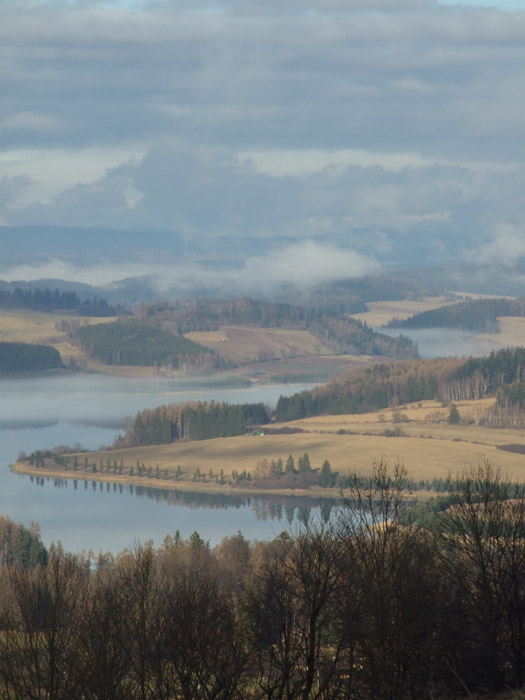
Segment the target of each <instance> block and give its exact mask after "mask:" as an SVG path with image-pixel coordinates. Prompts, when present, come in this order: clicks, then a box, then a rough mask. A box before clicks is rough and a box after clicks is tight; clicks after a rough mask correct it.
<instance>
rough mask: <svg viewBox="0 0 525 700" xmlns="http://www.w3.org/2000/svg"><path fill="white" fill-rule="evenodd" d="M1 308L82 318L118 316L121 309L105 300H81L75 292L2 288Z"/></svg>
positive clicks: (0, 291) (0, 296) (0, 295)
mask: <svg viewBox="0 0 525 700" xmlns="http://www.w3.org/2000/svg"><path fill="white" fill-rule="evenodd" d="M0 308H3V309H32V310H34V311H46V312H51V311H74V312H75V313H77V314H79V315H81V316H116V315H117V313H123V312H124V309H122V308H121V307H114V306H110V305H109V304H108V302H107V301H106V300H105V299H96V298H94V299H84V300H81V299H80V297H79V296H78V294H76V293H75V292H61V291H60V290H58V289H55V290H54V292H53V291H51V290H50V289H48V288H47V287H46V288H44V289H39V288H37V289H22V288H21V287H15V288H14V289H11V288H9V287H3V288H0Z"/></svg>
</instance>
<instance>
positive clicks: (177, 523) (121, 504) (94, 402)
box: [0, 374, 320, 552]
mask: <svg viewBox="0 0 525 700" xmlns="http://www.w3.org/2000/svg"><path fill="white" fill-rule="evenodd" d="M311 386H313V385H311V384H308V385H297V384H284V385H266V386H251V387H246V388H242V389H236V388H224V387H221V386H219V385H217V383H216V382H210V383H209V385H208V386H204V385H203V383H202V380H196V381H195V382H186V381H185V382H177V381H174V380H169V379H163V378H153V379H129V378H125V379H124V378H114V377H108V376H102V375H80V374H79V375H73V376H67V375H60V376H45V377H44V376H39V377H31V378H27V379H17V380H15V379H4V380H0V455H1V460H2V464H1V465H0V513H2V514H4V515H8V516H9V517H11V518H12V519H13V520H14V521H16V522H22V523H23V524H24V525H29V523H30V522H31V521H36V522H38V523H39V524H40V527H41V531H42V537H43V540H44V543H45V544H46V545H47V546H49V545H50V543H51V542H56V541H57V540H61V541H62V543H63V545H64V547H65V548H66V549H68V550H70V551H74V552H79V551H82V550H90V549H92V550H94V551H96V552H97V551H100V550H102V551H108V550H109V551H113V552H118V551H121V550H122V549H123V548H124V547H127V546H131V545H132V544H133V542H134V541H136V540H140V541H142V542H144V541H145V540H147V539H152V540H153V541H154V543H155V544H156V545H160V544H161V543H162V540H163V538H164V536H165V535H166V534H167V533H171V534H173V533H174V532H175V530H179V531H180V532H181V535H182V536H183V537H189V536H190V535H191V533H192V532H193V531H194V530H197V531H198V532H199V533H200V535H201V537H203V538H204V539H205V540H210V543H211V544H212V545H214V544H217V543H218V542H220V540H221V539H222V537H224V536H225V535H233V534H235V533H236V532H237V531H238V530H239V529H240V530H241V531H242V532H243V534H244V536H245V537H247V538H248V539H267V538H270V537H273V536H275V535H277V534H279V532H281V531H282V530H284V529H285V528H287V527H289V526H290V523H296V522H300V519H301V518H302V519H303V520H304V517H306V516H305V513H306V511H308V512H312V511H311V509H312V507H313V509H314V512H315V509H317V510H318V511H320V506H317V505H316V504H315V502H314V503H311V502H306V503H303V504H300V503H299V502H298V500H297V499H292V501H291V503H288V504H287V506H285V505H284V504H283V503H281V504H280V506H279V504H275V502H274V503H273V505H272V503H270V502H267V499H264V498H259V499H255V500H254V499H240V500H237V501H235V500H231V499H230V501H228V502H227V503H226V502H223V501H221V497H220V496H218V497H217V498H216V499H213V498H212V500H211V501H208V502H206V503H204V502H202V499H201V501H199V497H198V495H194V497H193V498H191V497H189V496H184V495H180V492H162V491H159V490H157V489H144V487H142V488H141V487H139V488H138V489H137V488H135V487H134V488H131V489H130V488H129V487H123V488H119V487H118V486H116V487H115V485H113V484H103V483H99V482H83V481H77V482H75V481H73V480H66V479H53V478H48V479H45V478H40V477H39V478H36V477H29V476H24V475H19V474H13V473H11V472H10V471H9V469H8V465H9V464H10V463H12V462H13V461H15V460H16V458H17V456H18V455H19V453H20V452H22V451H24V452H26V453H28V454H29V453H31V452H32V451H33V450H36V449H41V448H53V447H55V446H58V445H71V446H72V445H75V444H76V443H77V442H78V443H80V444H81V445H82V447H83V448H85V449H97V448H98V447H100V446H103V445H109V444H111V443H112V442H113V440H114V438H115V436H116V435H117V434H118V432H119V429H122V428H123V427H124V424H125V419H126V417H134V415H135V414H136V412H137V411H139V410H141V409H143V408H154V407H155V406H160V405H162V404H167V403H175V402H177V403H178V402H184V401H188V400H194V401H209V400H212V399H214V400H217V401H227V402H230V403H251V402H259V401H262V402H264V403H269V404H270V405H275V404H276V402H277V400H278V398H279V396H280V395H281V394H283V395H290V394H293V393H295V392H296V391H300V390H302V389H306V388H310V387H311ZM168 494H170V495H168ZM177 494H178V495H177ZM308 503H310V505H309V506H308ZM226 506H228V507H226ZM286 507H287V508H288V510H286ZM299 507H301V508H303V510H302V511H300V510H299Z"/></svg>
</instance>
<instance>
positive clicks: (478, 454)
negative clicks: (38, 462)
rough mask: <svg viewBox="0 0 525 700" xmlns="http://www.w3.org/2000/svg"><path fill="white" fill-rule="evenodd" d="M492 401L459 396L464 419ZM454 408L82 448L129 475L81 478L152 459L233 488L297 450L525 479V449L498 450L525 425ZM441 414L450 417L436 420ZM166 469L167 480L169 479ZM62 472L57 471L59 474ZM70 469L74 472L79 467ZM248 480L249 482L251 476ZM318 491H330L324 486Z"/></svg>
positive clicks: (342, 460)
mask: <svg viewBox="0 0 525 700" xmlns="http://www.w3.org/2000/svg"><path fill="white" fill-rule="evenodd" d="M492 401H493V399H483V400H481V401H469V402H467V401H465V402H459V403H458V404H457V407H458V409H459V412H460V414H461V415H462V416H463V417H465V416H467V415H469V416H470V418H471V419H475V418H476V416H477V415H479V414H480V413H481V411H482V410H484V409H485V408H487V407H488V406H489V405H490V404H491V403H492ZM447 411H448V409H446V408H443V407H442V406H441V404H439V403H436V402H433V401H423V402H420V403H418V404H411V405H409V406H407V407H406V408H402V409H399V410H397V411H396V412H395V413H394V411H393V410H392V409H386V410H383V411H377V412H374V413H368V414H358V415H340V416H321V417H317V418H309V419H305V420H300V421H294V422H290V423H286V424H284V423H279V424H278V425H271V426H269V427H270V429H271V428H274V429H276V428H277V429H279V430H282V429H283V428H299V429H300V430H302V431H304V432H297V433H293V434H282V433H277V434H267V435H264V436H257V435H246V436H241V437H231V438H220V439H215V440H203V441H194V442H178V443H171V444H165V445H155V446H146V447H136V448H128V449H120V450H107V451H101V452H94V453H86V454H85V453H82V454H79V456H78V462H79V465H82V464H83V463H84V460H85V458H86V457H87V459H88V462H89V463H90V464H91V463H95V464H97V465H98V464H100V461H101V460H102V462H103V464H104V465H105V464H107V461H108V460H109V461H110V463H111V465H113V464H114V462H115V461H116V462H117V463H118V464H120V463H121V462H122V464H123V467H124V469H123V475H122V476H121V477H119V476H116V477H113V476H112V474H105V473H102V474H99V473H97V474H96V475H92V474H91V470H88V472H83V471H82V466H79V471H77V472H76V473H75V478H96V479H98V478H103V479H108V480H117V481H118V480H119V478H120V479H123V480H125V481H128V482H129V481H134V482H136V483H140V484H144V485H146V483H147V482H149V479H147V478H144V477H142V478H138V477H137V465H138V464H140V465H144V466H145V468H146V470H148V469H149V467H151V468H152V472H153V475H155V474H156V468H157V465H158V467H159V470H160V473H161V478H160V479H158V480H157V479H155V478H153V479H152V480H151V482H149V483H150V485H152V486H164V487H169V488H186V489H195V488H198V489H200V488H205V489H211V488H215V489H217V488H220V489H228V488H230V487H229V486H228V484H227V481H228V479H229V478H230V476H231V474H232V471H233V470H236V471H238V472H242V471H244V470H246V471H247V472H251V473H252V474H253V473H254V471H255V469H256V466H257V463H258V462H259V461H260V460H264V459H267V460H268V461H271V460H274V459H275V460H277V459H279V457H280V458H281V459H283V461H286V458H287V457H288V455H289V454H292V455H293V457H294V459H295V462H296V463H297V460H298V458H299V457H300V456H302V455H303V454H304V453H305V452H307V453H308V455H309V457H310V463H311V465H312V467H313V468H319V467H320V466H321V465H322V463H323V461H324V460H325V459H328V461H329V462H330V464H331V467H332V471H338V472H339V473H340V474H341V475H343V474H351V473H354V472H358V473H361V474H364V475H365V474H369V473H371V470H372V465H373V461H374V460H377V459H379V458H381V457H384V458H386V459H387V460H388V461H389V462H390V463H391V464H394V463H395V462H401V463H403V464H404V465H405V466H406V468H407V470H408V475H409V477H411V478H412V479H414V480H416V481H419V480H427V479H428V480H429V481H432V479H434V478H440V477H441V478H446V477H447V476H448V475H449V473H452V474H456V473H457V472H461V471H462V470H465V469H469V468H470V467H475V466H477V465H478V464H479V463H480V462H483V461H484V460H490V462H492V463H493V464H495V465H497V466H499V467H500V469H501V471H502V472H503V473H504V474H506V475H509V476H512V478H514V479H516V480H519V481H522V482H525V455H521V454H516V453H512V452H508V451H504V450H501V449H498V445H506V444H514V445H515V444H521V445H523V446H524V449H525V430H513V429H494V428H486V427H482V426H479V425H476V424H471V425H449V424H448V423H447V422H446V415H447ZM439 414H441V415H440V417H441V419H445V422H441V423H436V422H433V420H435V419H436V417H439ZM400 420H401V422H399V421H400ZM405 421H407V422H405ZM396 429H397V430H400V431H401V436H399V437H387V436H386V435H385V434H384V433H385V431H390V432H394V431H395V430H396ZM179 466H180V468H181V470H182V476H181V478H180V480H179V481H176V482H174V481H173V479H174V477H175V473H176V471H177V468H178V467H179ZM131 467H133V468H134V475H133V477H131V476H130V474H129V470H130V468H131ZM23 469H24V471H27V470H28V465H27V464H24V465H23ZM197 469H198V470H199V471H200V473H201V474H209V471H210V469H211V470H212V472H213V474H215V475H216V474H218V473H220V471H221V470H222V471H223V474H224V478H225V481H226V484H225V486H222V487H218V486H215V484H214V482H208V483H207V484H201V483H199V484H195V483H194V482H193V475H194V473H195V472H196V471H197ZM165 470H167V476H168V480H167V481H165V479H164V475H165V473H166V472H165ZM46 471H47V469H46ZM55 471H56V470H55V469H53V470H52V472H53V473H54V472H55ZM32 473H39V474H43V473H45V472H43V470H42V469H37V470H36V471H35V470H34V469H33V470H32ZM63 475H64V476H69V477H72V476H73V474H72V472H71V470H69V471H68V472H65V473H63ZM242 483H243V484H244V485H245V486H247V485H248V484H247V483H246V482H244V481H243V482H242ZM248 483H249V482H248ZM231 488H232V489H233V490H234V489H235V487H231ZM312 490H313V491H316V492H322V491H323V490H321V489H318V488H317V487H315V488H313V489H312Z"/></svg>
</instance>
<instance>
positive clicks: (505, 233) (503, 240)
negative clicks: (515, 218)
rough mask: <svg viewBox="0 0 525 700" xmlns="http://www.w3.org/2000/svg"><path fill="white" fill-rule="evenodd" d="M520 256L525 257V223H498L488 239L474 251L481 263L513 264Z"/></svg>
mask: <svg viewBox="0 0 525 700" xmlns="http://www.w3.org/2000/svg"><path fill="white" fill-rule="evenodd" d="M520 258H521V259H523V258H525V224H521V225H518V224H509V223H502V224H499V225H498V226H496V228H495V231H494V233H493V234H492V236H491V238H490V240H489V241H488V242H486V243H485V244H483V245H482V246H481V247H480V249H479V250H478V251H476V259H477V261H478V262H481V263H504V264H506V265H513V264H515V263H517V262H518V261H519V259H520Z"/></svg>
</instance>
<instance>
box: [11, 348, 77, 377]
mask: <svg viewBox="0 0 525 700" xmlns="http://www.w3.org/2000/svg"><path fill="white" fill-rule="evenodd" d="M63 368H64V365H63V363H62V358H61V357H60V353H59V352H58V350H57V349H56V348H53V347H51V346H49V345H34V344H31V343H7V342H0V374H18V373H19V372H40V371H42V370H46V369H63Z"/></svg>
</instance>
